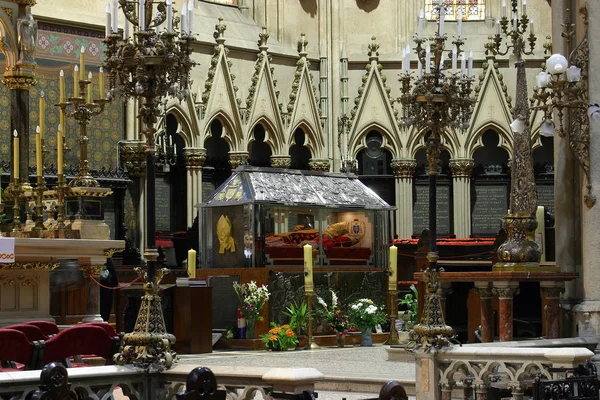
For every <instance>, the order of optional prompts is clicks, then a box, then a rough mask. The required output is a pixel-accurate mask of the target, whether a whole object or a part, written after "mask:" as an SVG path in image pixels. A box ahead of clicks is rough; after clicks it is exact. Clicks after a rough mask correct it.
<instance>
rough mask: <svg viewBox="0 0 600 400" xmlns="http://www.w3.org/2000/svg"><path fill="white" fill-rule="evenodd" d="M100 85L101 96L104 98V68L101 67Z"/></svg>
mask: <svg viewBox="0 0 600 400" xmlns="http://www.w3.org/2000/svg"><path fill="white" fill-rule="evenodd" d="M98 86H100V98H101V99H103V98H104V70H103V69H102V67H100V74H99V75H98Z"/></svg>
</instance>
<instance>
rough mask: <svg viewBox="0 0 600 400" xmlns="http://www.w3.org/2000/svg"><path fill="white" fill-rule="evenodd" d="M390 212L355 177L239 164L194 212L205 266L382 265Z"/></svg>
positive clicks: (388, 240)
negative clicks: (309, 258) (307, 258)
mask: <svg viewBox="0 0 600 400" xmlns="http://www.w3.org/2000/svg"><path fill="white" fill-rule="evenodd" d="M392 209H393V207H391V206H389V205H388V204H387V203H386V202H385V201H383V200H382V199H381V198H380V197H379V196H377V194H375V192H373V191H372V190H371V189H369V188H368V187H366V186H365V185H364V184H363V183H362V182H360V180H358V179H357V177H356V176H355V175H348V174H340V173H337V174H336V173H323V172H315V171H297V170H281V169H271V168H256V167H248V166H245V167H239V168H238V169H236V171H235V172H234V173H233V175H232V176H231V177H230V178H229V179H228V180H227V181H226V182H225V183H223V184H222V185H221V186H220V187H219V188H218V189H217V190H216V191H215V192H213V193H212V194H211V195H210V196H209V197H208V198H207V199H206V201H205V202H203V203H202V204H200V207H199V223H200V224H199V226H200V229H201V233H200V253H201V254H200V260H201V266H202V267H203V268H239V267H263V266H267V267H268V266H299V265H303V254H304V246H305V245H306V244H309V245H310V246H312V254H313V263H314V265H316V266H323V267H325V266H371V267H385V266H386V265H387V249H388V247H387V246H388V245H389V242H390V240H391V234H390V232H391V226H390V217H391V211H392Z"/></svg>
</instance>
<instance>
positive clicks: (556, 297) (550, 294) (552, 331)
mask: <svg viewBox="0 0 600 400" xmlns="http://www.w3.org/2000/svg"><path fill="white" fill-rule="evenodd" d="M540 289H541V292H542V293H543V294H544V296H545V310H543V312H542V315H543V316H544V318H545V325H546V338H548V339H557V338H559V337H560V294H561V293H562V292H564V291H565V288H564V282H540ZM542 304H544V303H542Z"/></svg>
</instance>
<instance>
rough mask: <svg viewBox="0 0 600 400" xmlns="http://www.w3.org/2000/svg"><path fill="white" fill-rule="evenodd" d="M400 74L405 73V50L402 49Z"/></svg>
mask: <svg viewBox="0 0 600 400" xmlns="http://www.w3.org/2000/svg"><path fill="white" fill-rule="evenodd" d="M402 73H403V74H405V73H406V49H405V48H404V47H403V48H402Z"/></svg>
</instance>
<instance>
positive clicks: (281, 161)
mask: <svg viewBox="0 0 600 400" xmlns="http://www.w3.org/2000/svg"><path fill="white" fill-rule="evenodd" d="M291 166H292V157H290V156H271V167H273V168H290V167H291Z"/></svg>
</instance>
